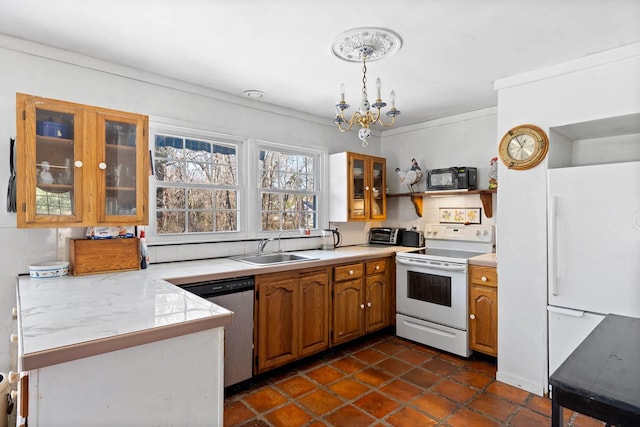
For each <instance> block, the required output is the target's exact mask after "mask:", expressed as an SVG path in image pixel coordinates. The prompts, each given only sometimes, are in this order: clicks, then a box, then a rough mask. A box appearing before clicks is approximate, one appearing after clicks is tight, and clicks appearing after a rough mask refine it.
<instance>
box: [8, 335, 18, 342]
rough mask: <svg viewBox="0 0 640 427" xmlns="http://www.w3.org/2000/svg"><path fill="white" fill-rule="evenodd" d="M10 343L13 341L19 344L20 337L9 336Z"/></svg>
mask: <svg viewBox="0 0 640 427" xmlns="http://www.w3.org/2000/svg"><path fill="white" fill-rule="evenodd" d="M9 341H11V342H12V343H17V342H18V336H17V335H16V334H11V335H9Z"/></svg>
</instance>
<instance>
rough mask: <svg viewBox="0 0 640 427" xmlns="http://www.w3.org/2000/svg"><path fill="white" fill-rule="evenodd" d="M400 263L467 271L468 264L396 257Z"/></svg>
mask: <svg viewBox="0 0 640 427" xmlns="http://www.w3.org/2000/svg"><path fill="white" fill-rule="evenodd" d="M396 261H398V264H403V265H413V266H418V267H423V268H431V269H434V270H444V271H466V270H467V266H466V265H459V264H458V265H443V264H433V263H432V261H428V260H419V259H404V258H396Z"/></svg>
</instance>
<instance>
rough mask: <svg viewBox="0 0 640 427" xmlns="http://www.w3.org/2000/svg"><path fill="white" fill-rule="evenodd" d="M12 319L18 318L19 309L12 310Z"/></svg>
mask: <svg viewBox="0 0 640 427" xmlns="http://www.w3.org/2000/svg"><path fill="white" fill-rule="evenodd" d="M11 317H12V318H14V319H17V318H18V309H17V308H16V307H13V308H12V309H11Z"/></svg>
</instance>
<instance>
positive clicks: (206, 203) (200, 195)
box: [188, 188, 213, 209]
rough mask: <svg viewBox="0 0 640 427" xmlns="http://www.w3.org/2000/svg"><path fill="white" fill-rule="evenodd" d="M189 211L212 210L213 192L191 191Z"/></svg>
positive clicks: (204, 190) (193, 189)
mask: <svg viewBox="0 0 640 427" xmlns="http://www.w3.org/2000/svg"><path fill="white" fill-rule="evenodd" d="M188 207H189V209H211V208H212V207H213V192H212V191H211V190H208V189H196V188H191V189H189V205H188Z"/></svg>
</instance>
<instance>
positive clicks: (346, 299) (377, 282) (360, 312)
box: [332, 258, 391, 344]
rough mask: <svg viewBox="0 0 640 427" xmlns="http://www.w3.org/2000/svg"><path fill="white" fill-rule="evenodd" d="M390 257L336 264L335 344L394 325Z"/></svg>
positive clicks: (334, 294) (333, 341)
mask: <svg viewBox="0 0 640 427" xmlns="http://www.w3.org/2000/svg"><path fill="white" fill-rule="evenodd" d="M389 260H390V259H389V258H381V259H378V260H373V261H367V262H365V263H359V264H350V265H344V266H339V267H334V271H333V277H334V279H333V280H334V282H333V324H332V327H333V333H332V337H333V339H332V343H333V344H340V343H343V342H346V341H349V340H352V339H354V338H358V337H360V336H362V335H364V334H367V333H370V332H374V331H376V330H378V329H382V328H384V327H386V326H389V325H390V316H389V313H390V309H389V304H390V300H391V294H390V289H389V288H390V285H389V284H390V283H391V282H390V281H389V277H388V272H389V268H388V265H389V264H390V261H389Z"/></svg>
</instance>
